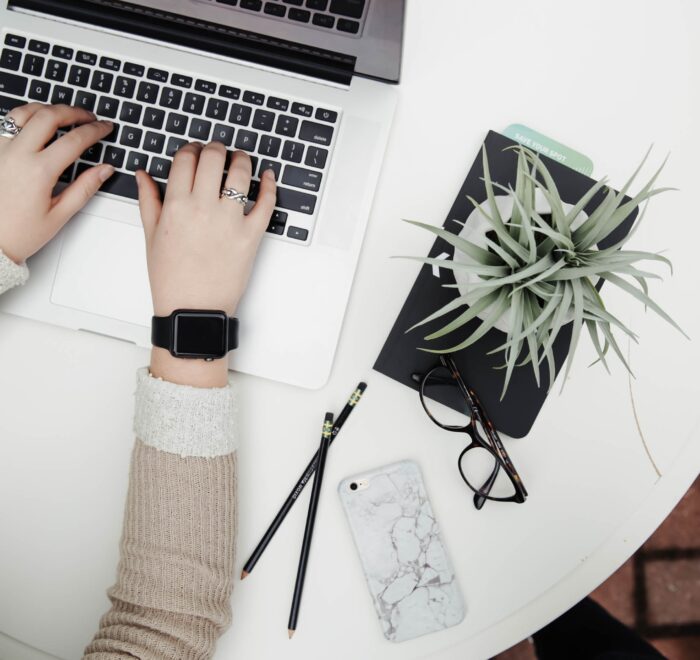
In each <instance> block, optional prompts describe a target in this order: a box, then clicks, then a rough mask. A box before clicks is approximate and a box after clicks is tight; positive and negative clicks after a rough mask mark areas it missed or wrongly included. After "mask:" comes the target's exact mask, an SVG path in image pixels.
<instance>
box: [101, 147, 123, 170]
mask: <svg viewBox="0 0 700 660" xmlns="http://www.w3.org/2000/svg"><path fill="white" fill-rule="evenodd" d="M125 158H126V150H125V149H120V148H119V147H107V148H106V149H105V157H104V162H105V163H107V164H108V165H113V166H114V167H117V168H119V167H124V159H125Z"/></svg>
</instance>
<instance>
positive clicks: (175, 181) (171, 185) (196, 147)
mask: <svg viewBox="0 0 700 660" xmlns="http://www.w3.org/2000/svg"><path fill="white" fill-rule="evenodd" d="M201 151H202V144H201V143H199V142H190V144H186V145H185V146H184V147H182V148H180V149H178V152H177V153H176V154H175V158H174V159H173V166H172V169H171V170H170V176H169V177H168V189H167V192H166V193H165V198H166V199H169V198H171V197H174V196H178V195H183V194H189V193H191V192H192V186H193V185H194V176H195V173H196V172H197V163H199V154H200V153H201Z"/></svg>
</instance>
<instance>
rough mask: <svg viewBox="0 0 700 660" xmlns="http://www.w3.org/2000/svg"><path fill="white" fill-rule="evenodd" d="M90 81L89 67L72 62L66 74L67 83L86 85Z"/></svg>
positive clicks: (78, 85) (79, 85)
mask: <svg viewBox="0 0 700 660" xmlns="http://www.w3.org/2000/svg"><path fill="white" fill-rule="evenodd" d="M89 82H90V69H88V68H87V67H86V66H78V65H77V64H74V65H73V66H72V67H71V68H70V73H69V74H68V83H69V84H70V85H75V86H76V87H87V86H88V83H89Z"/></svg>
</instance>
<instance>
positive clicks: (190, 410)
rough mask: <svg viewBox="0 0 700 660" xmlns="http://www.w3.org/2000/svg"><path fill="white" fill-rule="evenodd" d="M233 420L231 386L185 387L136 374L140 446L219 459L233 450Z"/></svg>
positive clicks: (140, 372) (136, 429)
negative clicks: (141, 443)
mask: <svg viewBox="0 0 700 660" xmlns="http://www.w3.org/2000/svg"><path fill="white" fill-rule="evenodd" d="M235 421H236V396H235V392H234V390H233V387H232V385H231V383H229V384H228V385H227V386H226V387H214V388H203V387H190V386H189V385H176V384H175V383H169V382H168V381H165V380H160V379H158V378H153V377H152V376H151V375H150V373H149V371H148V369H139V370H138V373H137V386H136V412H135V415H134V432H135V433H136V437H137V438H138V439H139V440H141V442H143V443H144V444H146V445H150V446H151V447H155V448H156V449H160V450H162V451H167V452H170V453H171V454H179V455H180V456H203V457H206V458H213V457H215V456H224V455H226V454H230V453H231V452H233V451H235V450H236V449H237V447H238V438H237V433H236V428H235Z"/></svg>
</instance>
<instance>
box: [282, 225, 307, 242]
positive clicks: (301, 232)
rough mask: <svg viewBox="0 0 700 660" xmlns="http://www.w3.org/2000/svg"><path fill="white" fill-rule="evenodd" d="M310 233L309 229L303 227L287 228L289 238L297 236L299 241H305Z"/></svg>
mask: <svg viewBox="0 0 700 660" xmlns="http://www.w3.org/2000/svg"><path fill="white" fill-rule="evenodd" d="M308 235H309V230H308V229H302V228H301V227H290V228H289V229H287V236H289V238H296V239H297V240H299V241H305V240H306V238H307V236H308Z"/></svg>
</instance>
